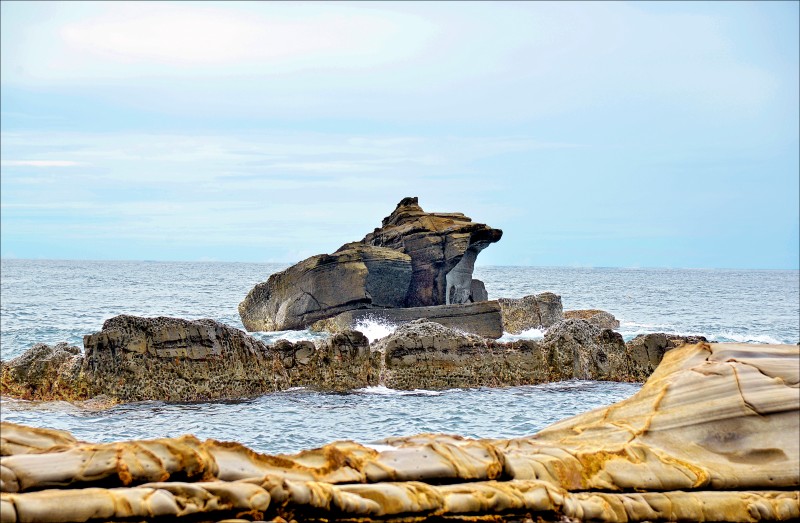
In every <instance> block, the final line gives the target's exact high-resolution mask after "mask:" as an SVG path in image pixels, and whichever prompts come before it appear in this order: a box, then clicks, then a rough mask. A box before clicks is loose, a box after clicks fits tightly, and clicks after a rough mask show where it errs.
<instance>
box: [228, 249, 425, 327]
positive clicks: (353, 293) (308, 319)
mask: <svg viewBox="0 0 800 523" xmlns="http://www.w3.org/2000/svg"><path fill="white" fill-rule="evenodd" d="M410 282H411V258H410V257H409V256H408V255H406V254H404V253H402V252H398V251H396V250H393V249H385V248H381V247H373V246H370V245H363V244H358V243H349V244H346V245H344V246H342V247H341V248H340V249H339V250H338V251H336V252H335V253H333V254H330V255H328V254H320V255H317V256H312V257H311V258H308V259H306V260H303V261H302V262H300V263H298V264H296V265H293V266H291V267H289V268H288V269H286V270H285V271H282V272H279V273H276V274H273V275H271V276H270V277H269V279H268V280H267V281H266V282H265V283H259V284H258V285H256V286H255V287H254V288H253V289H252V290H251V291H250V292H249V293H248V295H247V297H246V298H245V299H244V301H242V303H240V304H239V315H240V316H241V318H242V323H243V324H244V326H245V328H246V329H247V330H249V331H279V330H287V329H302V328H305V327H307V326H308V325H311V324H312V323H314V322H315V321H317V320H320V319H323V318H328V317H331V316H335V315H336V314H338V313H340V312H343V311H347V310H351V309H359V308H367V307H402V306H403V305H404V303H405V296H406V291H407V290H408V286H409V284H410Z"/></svg>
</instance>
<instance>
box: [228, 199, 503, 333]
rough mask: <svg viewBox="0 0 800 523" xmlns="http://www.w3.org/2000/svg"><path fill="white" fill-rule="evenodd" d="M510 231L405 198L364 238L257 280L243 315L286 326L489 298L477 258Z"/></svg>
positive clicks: (255, 326)
mask: <svg viewBox="0 0 800 523" xmlns="http://www.w3.org/2000/svg"><path fill="white" fill-rule="evenodd" d="M502 235H503V232H502V231H501V230H499V229H493V228H491V227H489V226H487V225H484V224H482V223H474V222H473V221H472V220H471V219H470V218H468V217H466V216H464V215H463V214H461V213H428V212H425V211H423V210H422V208H421V207H420V206H419V203H418V200H417V198H404V199H403V200H402V201H401V202H400V203H399V204H398V205H397V208H396V209H395V210H394V211H393V212H392V213H391V214H390V215H389V216H387V217H386V218H384V220H383V222H382V226H381V227H379V228H377V229H375V230H374V231H373V232H371V233H369V234H368V235H366V236H365V237H364V239H362V240H361V241H360V242H353V243H348V244H345V245H343V246H342V247H341V248H340V249H339V250H337V251H336V252H335V253H333V254H330V255H328V254H320V255H317V256H312V257H311V258H308V259H306V260H303V261H301V262H300V263H298V264H296V265H293V266H292V267H289V268H288V269H286V270H284V271H282V272H279V273H276V274H273V275H271V276H270V277H269V279H268V280H267V281H266V282H264V283H259V284H258V285H256V286H255V287H254V288H253V289H252V290H251V291H250V292H249V293H248V295H247V296H246V297H245V299H244V300H243V301H242V302H241V303H240V304H239V315H240V316H241V318H242V324H243V325H244V326H245V328H246V329H247V330H249V331H278V330H286V329H302V328H306V327H308V326H310V325H311V324H313V323H314V322H316V321H318V320H324V319H326V318H330V317H333V316H336V315H337V314H340V313H342V312H345V311H351V310H358V309H373V308H374V309H387V308H404V307H431V306H438V305H451V304H466V303H474V302H478V301H485V300H487V299H488V294H487V293H486V289H485V287H484V285H483V283H482V282H481V281H480V280H475V279H473V278H472V273H473V269H474V264H475V259H476V258H477V256H478V253H480V252H481V251H482V250H483V249H485V248H486V247H487V246H488V245H490V244H491V243H494V242H497V241H499V240H500V238H501V237H502ZM469 320H470V318H469V316H468V315H467V316H464V317H463V318H460V321H462V322H464V323H465V324H466V323H468V322H469ZM467 330H470V329H469V327H467ZM473 330H474V329H473Z"/></svg>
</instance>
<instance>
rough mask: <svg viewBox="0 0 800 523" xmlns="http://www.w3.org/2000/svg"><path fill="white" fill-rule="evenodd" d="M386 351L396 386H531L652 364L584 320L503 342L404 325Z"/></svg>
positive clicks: (388, 380) (624, 374)
mask: <svg viewBox="0 0 800 523" xmlns="http://www.w3.org/2000/svg"><path fill="white" fill-rule="evenodd" d="M373 350H376V351H380V352H382V353H383V354H384V361H385V366H384V371H383V372H382V374H381V383H383V384H384V385H386V386H387V387H391V388H395V389H416V388H425V389H448V388H456V387H500V386H517V385H531V384H536V383H547V382H552V381H561V380H567V379H574V378H577V379H590V380H611V381H628V382H635V381H644V380H645V379H646V378H647V376H649V375H650V372H651V369H650V368H649V367H644V366H640V365H639V364H638V363H636V362H634V361H633V360H631V358H630V355H629V354H628V350H627V348H626V346H625V343H624V342H623V341H622V336H620V335H619V334H617V333H615V332H613V331H610V330H607V329H605V330H604V329H599V328H597V327H595V326H593V325H590V324H589V323H586V322H584V321H581V320H570V321H568V322H564V323H563V325H562V324H559V325H558V326H557V328H554V329H551V331H548V334H547V335H546V336H545V338H544V340H541V341H533V340H520V341H514V342H509V343H497V342H495V341H492V340H486V339H484V338H482V337H480V336H474V335H470V334H467V333H463V332H458V331H454V330H452V329H448V328H445V327H443V326H442V325H439V324H437V323H433V322H425V321H424V320H417V321H413V322H410V323H407V324H405V325H402V326H400V327H399V328H398V329H397V330H396V331H395V332H394V333H393V334H391V335H389V336H387V337H385V338H382V339H380V340H378V341H377V342H375V343H374V344H373Z"/></svg>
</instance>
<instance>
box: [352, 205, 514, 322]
mask: <svg viewBox="0 0 800 523" xmlns="http://www.w3.org/2000/svg"><path fill="white" fill-rule="evenodd" d="M502 236H503V231H501V230H499V229H492V228H491V227H488V226H487V225H484V224H482V223H474V222H473V221H472V220H471V219H470V218H468V217H467V216H464V215H463V214H461V213H428V212H425V211H423V210H422V207H420V206H419V200H418V199H417V198H404V199H403V200H401V201H400V203H398V204H397V207H396V208H395V210H394V211H392V214H390V215H389V216H387V217H386V218H384V219H383V222H382V223H381V227H379V228H377V229H375V230H374V231H373V232H371V233H369V234H368V235H366V236H365V237H364V239H363V240H361V241H362V243H365V244H367V245H375V246H379V247H388V248H390V249H395V250H398V251H400V252H404V253H406V254H408V255H409V256H411V266H412V269H413V278H412V280H411V286H410V287H409V289H408V293H407V294H406V303H405V305H406V307H426V306H430V305H444V304H451V303H469V302H473V301H478V300H476V299H475V296H473V288H474V287H475V288H477V289H482V288H483V283H481V282H480V281H479V280H476V281H477V283H475V284H473V279H472V271H473V269H474V265H475V259H476V258H477V256H478V254H479V253H480V252H481V251H482V250H483V249H485V248H486V247H488V246H489V245H490V244H492V243H495V242H497V241H500V238H501V237H502ZM473 285H474V287H473ZM479 292H480V293H484V292H485V289H484V290H483V291H479Z"/></svg>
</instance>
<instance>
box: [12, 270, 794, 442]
mask: <svg viewBox="0 0 800 523" xmlns="http://www.w3.org/2000/svg"><path fill="white" fill-rule="evenodd" d="M286 266H287V265H280V264H252V263H210V262H208V263H206V262H203V263H200V262H185V263H184V262H119V261H113V262H109V261H56V260H2V262H0V356H1V357H2V359H3V360H8V359H11V358H13V357H15V356H17V355H19V354H21V353H22V352H23V351H25V350H26V349H28V348H29V347H31V346H32V345H34V344H35V343H40V342H44V343H57V342H60V341H67V342H69V343H71V344H75V345H78V346H79V347H81V346H82V340H83V335H85V334H89V333H92V332H96V331H98V330H100V328H101V326H102V324H103V321H105V320H106V319H108V318H111V317H113V316H116V315H118V314H133V315H139V316H162V315H163V316H177V317H182V318H188V319H197V318H213V319H215V320H217V321H221V322H223V323H226V324H228V325H231V326H234V327H238V328H242V324H241V321H240V319H239V315H238V312H237V306H238V304H239V302H240V301H241V300H242V299H243V298H244V296H245V295H246V294H247V292H248V291H249V290H250V289H251V288H252V287H253V286H254V285H255V284H256V283H258V282H261V281H264V280H266V279H267V277H268V276H269V275H270V274H271V273H273V272H276V271H279V270H282V269H284V268H285V267H286ZM475 277H476V278H479V279H481V280H483V281H484V282H485V284H486V288H487V291H488V293H489V297H490V298H498V297H512V298H513V297H521V296H525V295H527V294H533V293H540V292H544V291H552V292H555V293H557V294H560V295H561V297H562V302H563V304H564V308H565V309H581V308H597V309H603V310H607V311H609V312H611V313H612V314H614V315H615V316H616V317H617V318H618V319H620V321H621V327H620V329H619V331H620V332H621V333H622V334H623V336H624V337H625V338H626V339H630V338H632V337H633V336H635V335H637V334H641V333H647V332H670V333H679V334H699V335H703V336H706V337H707V338H709V339H710V340H712V341H737V342H746V343H797V342H798V340H800V276H799V275H798V271H753V270H748V271H742V270H721V269H713V270H705V269H703V270H692V269H688V270H686V269H617V268H613V269H612V268H561V267H559V268H554V267H492V266H478V267H476V270H475ZM361 328H362V329H363V330H364V331H365V333H366V334H367V336H368V337H369V338H370V339H376V338H378V337H381V336H383V335H386V334H388V333H390V332H391V331H392V328H393V327H392V326H390V325H382V324H377V323H374V322H371V323H367V324H364V325H362V326H361ZM542 334H543V333H542V332H540V331H537V330H532V331H530V332H526V333H523V335H521V336H511V335H506V336H505V337H504V338H505V339H515V338H519V337H529V338H537V337H541V336H542ZM254 335H255V336H257V337H259V338H260V339H262V340H265V341H267V342H271V341H274V340H277V339H279V338H286V339H290V340H298V339H313V338H316V337H320V336H321V335H320V334H316V333H311V332H308V331H289V332H277V333H255V334H254ZM638 388H639V386H638V385H636V384H620V383H608V382H581V381H568V382H562V383H553V384H547V385H539V386H530V387H513V388H507V389H471V390H449V391H439V392H434V391H414V392H400V391H393V390H390V389H386V388H384V387H373V388H369V389H364V390H360V391H354V392H352V393H349V394H321V393H317V392H312V391H308V390H291V391H286V392H281V393H277V394H268V395H265V396H262V397H260V398H255V399H248V400H244V401H235V402H215V403H185V404H165V403H161V402H143V403H134V404H128V405H121V406H117V407H114V408H112V409H108V410H91V409H87V408H84V407H81V406H77V405H71V404H69V403H64V402H48V403H40V402H27V401H17V400H11V399H7V398H4V399H2V404H0V419H2V420H3V421H13V422H17V423H25V424H29V425H35V426H44V427H54V428H61V429H65V430H69V431H71V432H73V433H74V434H75V435H76V436H77V437H79V438H81V439H85V440H90V441H113V440H119V439H130V438H149V437H162V436H178V435H181V434H185V433H192V434H195V435H197V436H198V437H201V438H204V437H209V438H216V439H221V440H236V441H240V442H242V443H244V444H246V445H248V446H251V447H252V448H254V449H256V450H259V451H262V452H271V453H276V452H294V451H297V450H300V449H303V448H310V447H314V446H318V445H321V444H324V443H327V442H330V441H335V440H339V439H354V440H356V441H360V442H364V443H366V442H370V441H374V440H376V439H380V438H382V437H388V436H400V435H409V434H416V433H419V432H444V433H451V434H461V435H464V436H470V437H513V436H522V435H526V434H531V433H534V432H536V431H537V430H540V429H542V428H544V427H545V426H547V425H549V424H550V423H553V422H555V421H557V420H560V419H563V418H565V417H568V416H571V415H574V414H578V413H580V412H584V411H586V410H590V409H593V408H597V407H601V406H604V405H608V404H611V403H614V402H616V401H619V400H621V399H623V398H626V397H629V396H630V395H631V394H633V393H634V392H635V391H636V390H638Z"/></svg>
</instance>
